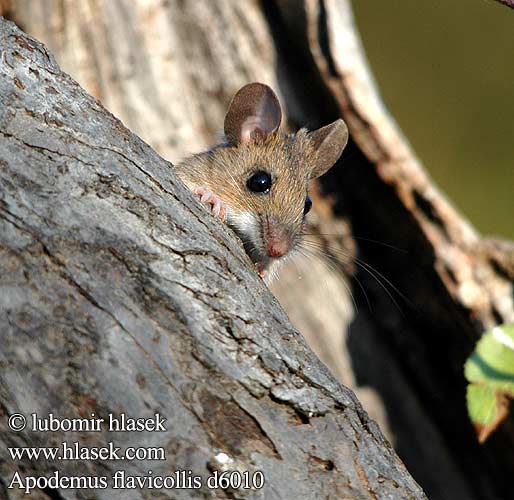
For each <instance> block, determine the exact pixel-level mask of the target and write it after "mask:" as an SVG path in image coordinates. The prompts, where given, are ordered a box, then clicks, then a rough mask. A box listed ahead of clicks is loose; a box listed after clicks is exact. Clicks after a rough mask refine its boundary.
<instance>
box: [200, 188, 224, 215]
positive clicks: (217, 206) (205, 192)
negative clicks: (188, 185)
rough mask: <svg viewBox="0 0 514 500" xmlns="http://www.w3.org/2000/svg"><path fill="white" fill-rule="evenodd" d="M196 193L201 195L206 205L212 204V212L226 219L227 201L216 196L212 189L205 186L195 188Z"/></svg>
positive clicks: (201, 199)
mask: <svg viewBox="0 0 514 500" xmlns="http://www.w3.org/2000/svg"><path fill="white" fill-rule="evenodd" d="M194 193H195V194H197V195H198V196H199V197H200V201H201V202H202V203H204V204H205V205H210V206H211V214H212V215H214V216H215V217H218V218H219V219H221V220H222V221H224V220H225V216H226V214H227V208H226V205H225V203H223V201H222V200H221V198H219V197H218V196H216V195H215V194H214V193H213V192H212V191H210V190H209V189H207V188H206V187H204V186H197V187H195V189H194Z"/></svg>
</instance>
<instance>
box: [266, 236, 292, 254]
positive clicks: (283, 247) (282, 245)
mask: <svg viewBox="0 0 514 500" xmlns="http://www.w3.org/2000/svg"><path fill="white" fill-rule="evenodd" d="M267 250H268V255H269V256H270V257H282V256H283V255H285V254H286V253H287V250H288V244H287V241H286V240H285V239H283V240H279V239H276V240H275V239H273V240H270V241H268V245H267Z"/></svg>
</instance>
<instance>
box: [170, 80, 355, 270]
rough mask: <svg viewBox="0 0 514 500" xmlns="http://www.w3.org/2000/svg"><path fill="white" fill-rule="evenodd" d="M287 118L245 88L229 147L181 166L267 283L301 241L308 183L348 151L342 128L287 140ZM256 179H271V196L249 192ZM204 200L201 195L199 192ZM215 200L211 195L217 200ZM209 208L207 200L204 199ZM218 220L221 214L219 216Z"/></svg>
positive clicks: (253, 87) (233, 114) (259, 92)
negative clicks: (263, 175) (277, 265)
mask: <svg viewBox="0 0 514 500" xmlns="http://www.w3.org/2000/svg"><path fill="white" fill-rule="evenodd" d="M281 116H282V112H281V109H280V103H279V102H278V99H277V97H276V95H275V93H274V92H273V91H272V90H271V89H270V88H269V87H268V86H266V85H263V84H261V83H251V84H248V85H245V86H244V87H243V88H242V89H240V90H239V92H237V94H236V95H235V96H234V98H233V99H232V102H231V104H230V106H229V110H228V112H227V115H226V117H225V136H226V138H227V143H226V144H220V145H218V146H215V147H214V148H212V149H210V150H208V151H205V152H203V153H199V154H197V155H194V156H191V157H190V158H187V159H186V160H184V161H182V162H181V163H179V164H178V165H177V166H176V172H177V174H178V175H179V177H180V178H181V179H182V181H183V182H184V183H185V184H186V185H187V186H188V187H189V189H191V191H195V189H197V188H201V192H202V196H203V195H204V194H205V190H207V191H210V192H211V193H212V194H213V195H214V196H215V203H216V204H218V206H219V201H220V200H221V202H222V203H223V204H224V207H225V209H226V218H225V221H226V223H227V224H228V225H229V226H230V227H232V229H234V231H235V232H236V233H237V234H238V236H239V237H240V238H241V240H242V241H243V243H244V245H245V249H246V251H247V253H248V254H249V256H250V257H251V259H252V260H253V262H254V263H255V264H256V265H257V269H258V270H259V272H261V275H264V274H265V272H266V270H269V268H270V265H272V264H275V263H277V262H278V261H279V260H280V261H281V262H283V258H284V257H285V256H286V255H288V254H289V253H290V251H291V250H293V249H294V248H295V247H296V246H297V244H298V243H299V242H300V240H301V235H302V227H303V221H304V207H305V200H306V197H307V191H308V185H309V179H311V178H315V177H319V176H320V175H322V174H323V173H325V172H326V171H327V170H328V169H329V168H330V167H331V166H332V165H333V164H334V163H335V162H336V161H337V159H338V158H339V156H340V155H341V152H342V150H343V148H344V146H345V145H346V140H347V138H348V130H347V128H346V125H345V124H344V122H343V121H342V120H337V121H336V122H334V123H332V124H330V125H327V126H326V127H323V128H321V129H319V130H317V131H314V132H307V131H306V130H304V129H302V130H300V131H299V132H298V133H296V134H293V135H284V134H281V133H280V132H279V131H278V129H279V127H280V120H281ZM258 171H264V172H267V173H268V174H270V175H271V181H272V183H271V189H270V190H269V192H266V193H255V192H252V191H251V190H250V189H248V187H247V182H248V180H249V179H250V178H251V177H252V176H253V175H254V174H255V173H257V172H258ZM196 192H197V193H198V192H199V191H198V190H197V191H196ZM212 194H208V195H207V196H208V197H211V199H212ZM205 201H208V198H206V199H205ZM215 213H217V212H215Z"/></svg>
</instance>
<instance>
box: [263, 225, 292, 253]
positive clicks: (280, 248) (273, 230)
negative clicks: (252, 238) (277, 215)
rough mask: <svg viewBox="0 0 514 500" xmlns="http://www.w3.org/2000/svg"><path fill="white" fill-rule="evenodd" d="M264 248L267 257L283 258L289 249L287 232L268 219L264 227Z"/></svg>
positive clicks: (289, 241)
mask: <svg viewBox="0 0 514 500" xmlns="http://www.w3.org/2000/svg"><path fill="white" fill-rule="evenodd" d="M264 246H265V250H266V253H267V254H268V256H269V257H273V258H279V257H283V256H284V255H285V254H286V253H287V252H289V250H290V248H291V236H290V234H289V231H288V230H287V229H286V228H284V227H283V226H281V225H280V224H278V223H277V222H276V221H274V220H273V219H268V220H267V223H266V224H265V227H264Z"/></svg>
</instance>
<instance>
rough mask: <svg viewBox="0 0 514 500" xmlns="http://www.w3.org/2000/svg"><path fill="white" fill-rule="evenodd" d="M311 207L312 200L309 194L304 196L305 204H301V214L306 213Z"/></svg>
mask: <svg viewBox="0 0 514 500" xmlns="http://www.w3.org/2000/svg"><path fill="white" fill-rule="evenodd" d="M311 208H312V200H311V197H310V196H309V195H307V198H305V205H304V206H303V215H307V214H308V213H309V212H310V210H311Z"/></svg>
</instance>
